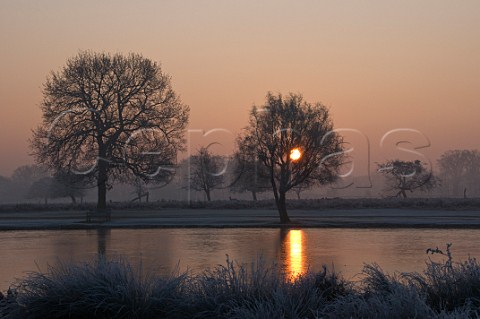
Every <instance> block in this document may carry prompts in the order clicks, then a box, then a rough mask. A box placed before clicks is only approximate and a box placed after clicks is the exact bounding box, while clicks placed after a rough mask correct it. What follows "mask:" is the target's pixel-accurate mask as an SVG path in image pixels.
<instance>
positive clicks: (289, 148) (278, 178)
mask: <svg viewBox="0 0 480 319" xmlns="http://www.w3.org/2000/svg"><path fill="white" fill-rule="evenodd" d="M239 144H240V145H243V146H245V147H251V148H252V149H254V150H255V153H256V155H257V157H258V159H259V160H260V162H261V163H262V164H263V165H264V166H265V167H266V168H267V170H268V175H269V180H270V186H271V187H272V190H273V195H274V197H275V202H276V205H277V208H278V212H279V216H280V222H281V223H289V222H290V218H289V217H288V213H287V208H286V194H287V192H288V191H289V190H291V189H292V188H293V187H295V186H297V185H300V184H304V183H308V182H313V183H317V184H327V183H330V182H332V181H334V180H335V179H336V178H337V176H338V169H339V167H340V165H341V164H342V158H343V153H342V139H341V137H340V136H339V135H338V134H337V133H335V132H334V131H333V124H332V121H331V118H330V113H329V111H328V109H327V108H326V107H325V106H324V105H322V104H320V103H315V104H310V103H307V102H305V101H304V100H303V98H302V96H301V95H298V94H290V95H288V96H287V97H283V96H282V95H277V96H275V95H273V94H271V93H268V94H267V98H266V103H265V105H263V106H262V107H260V108H259V107H256V106H253V108H252V111H251V112H250V123H249V126H248V127H247V128H245V133H244V134H243V135H242V136H241V137H240V143H239Z"/></svg>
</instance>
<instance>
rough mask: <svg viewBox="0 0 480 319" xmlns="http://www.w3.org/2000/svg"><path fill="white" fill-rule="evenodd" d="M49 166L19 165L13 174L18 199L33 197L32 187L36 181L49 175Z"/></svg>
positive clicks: (13, 184)
mask: <svg viewBox="0 0 480 319" xmlns="http://www.w3.org/2000/svg"><path fill="white" fill-rule="evenodd" d="M49 176H50V174H49V173H48V170H47V168H45V167H43V166H38V165H22V166H19V167H17V168H16V169H15V170H14V171H13V173H12V176H11V182H12V184H11V186H12V187H13V192H12V193H14V195H15V197H16V198H17V199H21V198H31V197H30V194H29V193H30V188H31V187H32V184H33V183H35V182H36V181H38V180H40V179H42V178H44V177H49Z"/></svg>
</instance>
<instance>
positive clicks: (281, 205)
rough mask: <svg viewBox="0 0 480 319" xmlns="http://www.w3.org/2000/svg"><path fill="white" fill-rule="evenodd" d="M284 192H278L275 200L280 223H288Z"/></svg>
mask: <svg viewBox="0 0 480 319" xmlns="http://www.w3.org/2000/svg"><path fill="white" fill-rule="evenodd" d="M285 195H286V194H285V193H284V192H279V196H278V200H276V204H277V209H278V214H279V216H280V223H282V224H288V223H290V218H289V217H288V213H287V205H286V198H285Z"/></svg>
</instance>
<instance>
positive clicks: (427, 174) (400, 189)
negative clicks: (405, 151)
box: [378, 160, 439, 198]
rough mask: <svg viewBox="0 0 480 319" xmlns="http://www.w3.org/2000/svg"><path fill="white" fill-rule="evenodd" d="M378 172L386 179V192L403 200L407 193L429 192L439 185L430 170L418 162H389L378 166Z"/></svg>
mask: <svg viewBox="0 0 480 319" xmlns="http://www.w3.org/2000/svg"><path fill="white" fill-rule="evenodd" d="M378 172H379V173H380V174H383V175H384V176H385V177H386V191H387V192H394V196H402V197H403V198H406V197H407V191H408V192H410V193H412V192H413V191H415V190H419V191H429V190H431V189H433V188H435V187H436V186H437V185H438V183H439V180H438V179H437V178H436V177H434V176H433V174H432V170H431V169H429V168H428V166H427V165H426V164H425V163H423V162H421V161H419V160H415V161H401V160H390V161H387V162H385V163H383V164H378Z"/></svg>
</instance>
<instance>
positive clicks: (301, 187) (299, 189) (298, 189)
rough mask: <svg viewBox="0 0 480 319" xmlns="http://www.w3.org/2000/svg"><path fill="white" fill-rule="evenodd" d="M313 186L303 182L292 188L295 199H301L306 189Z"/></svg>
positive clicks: (310, 183) (309, 182)
mask: <svg viewBox="0 0 480 319" xmlns="http://www.w3.org/2000/svg"><path fill="white" fill-rule="evenodd" d="M314 185H315V184H314V183H312V182H311V181H308V182H305V183H303V184H298V185H297V186H295V187H293V188H292V189H293V191H294V192H295V194H296V195H297V199H301V194H302V193H303V192H304V191H306V190H307V189H310V188H312V187H313V186H314Z"/></svg>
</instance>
